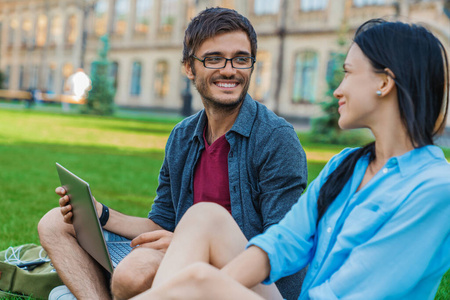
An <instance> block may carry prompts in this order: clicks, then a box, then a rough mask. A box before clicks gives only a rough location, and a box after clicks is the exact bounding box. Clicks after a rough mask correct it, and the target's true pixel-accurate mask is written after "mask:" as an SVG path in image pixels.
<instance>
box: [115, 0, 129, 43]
mask: <svg viewBox="0 0 450 300" xmlns="http://www.w3.org/2000/svg"><path fill="white" fill-rule="evenodd" d="M128 2H129V1H127V0H116V6H115V7H114V33H115V34H117V35H124V34H125V32H126V30H127V22H128V10H129V6H128Z"/></svg>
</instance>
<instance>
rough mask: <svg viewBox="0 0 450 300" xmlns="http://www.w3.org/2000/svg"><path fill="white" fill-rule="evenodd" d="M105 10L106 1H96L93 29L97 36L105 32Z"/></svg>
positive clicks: (106, 7) (106, 9)
mask: <svg viewBox="0 0 450 300" xmlns="http://www.w3.org/2000/svg"><path fill="white" fill-rule="evenodd" d="M107 11H108V2H107V1H106V0H100V1H97V4H96V5H95V22H94V23H95V24H94V31H95V34H96V35H97V36H102V35H104V34H105V33H106V28H107Z"/></svg>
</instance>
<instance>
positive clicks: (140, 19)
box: [134, 0, 153, 34]
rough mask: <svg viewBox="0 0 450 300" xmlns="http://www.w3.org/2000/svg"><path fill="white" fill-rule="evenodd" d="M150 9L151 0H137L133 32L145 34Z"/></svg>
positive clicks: (151, 5)
mask: <svg viewBox="0 0 450 300" xmlns="http://www.w3.org/2000/svg"><path fill="white" fill-rule="evenodd" d="M152 9H153V0H137V2H136V23H135V24H134V32H135V33H137V34H146V33H147V32H148V31H149V28H150V19H151V13H152Z"/></svg>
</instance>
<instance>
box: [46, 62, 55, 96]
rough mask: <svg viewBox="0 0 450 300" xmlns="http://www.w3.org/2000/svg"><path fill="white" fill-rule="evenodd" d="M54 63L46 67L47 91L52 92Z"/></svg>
mask: <svg viewBox="0 0 450 300" xmlns="http://www.w3.org/2000/svg"><path fill="white" fill-rule="evenodd" d="M55 73H56V64H55V63H51V64H50V65H49V68H48V77H47V93H53V91H54V85H55Z"/></svg>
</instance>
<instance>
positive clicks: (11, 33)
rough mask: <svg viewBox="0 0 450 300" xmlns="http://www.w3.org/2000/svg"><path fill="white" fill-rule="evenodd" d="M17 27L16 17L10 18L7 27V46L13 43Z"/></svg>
mask: <svg viewBox="0 0 450 300" xmlns="http://www.w3.org/2000/svg"><path fill="white" fill-rule="evenodd" d="M17 27H19V22H18V21H17V20H16V19H12V20H11V22H9V29H8V46H10V47H12V46H13V45H14V40H15V37H16V29H17Z"/></svg>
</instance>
